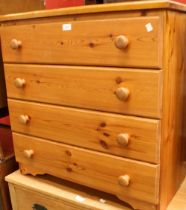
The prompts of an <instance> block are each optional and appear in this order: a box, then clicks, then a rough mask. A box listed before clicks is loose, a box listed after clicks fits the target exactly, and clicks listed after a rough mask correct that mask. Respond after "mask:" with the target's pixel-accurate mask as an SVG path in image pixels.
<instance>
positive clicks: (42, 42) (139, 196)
mask: <svg viewBox="0 0 186 210" xmlns="http://www.w3.org/2000/svg"><path fill="white" fill-rule="evenodd" d="M185 11H186V7H185V6H183V5H181V4H178V3H171V2H168V1H158V2H156V1H152V2H142V1H140V2H134V3H121V4H113V5H112V4H109V5H102V6H100V5H99V6H98V5H97V6H87V7H79V8H71V9H70V8H68V9H62V10H56V11H43V12H35V13H27V14H19V15H13V16H4V17H2V18H1V19H0V20H1V21H2V24H1V26H2V27H1V43H2V52H3V60H4V66H5V77H6V85H7V93H8V104H9V110H10V118H11V124H12V129H13V131H14V134H13V139H14V146H15V154H16V159H17V161H18V162H19V163H20V166H21V171H22V173H23V174H33V175H36V174H51V175H54V176H57V177H59V178H63V179H67V180H69V181H73V182H76V183H79V184H82V185H86V186H88V187H91V188H95V189H98V190H101V191H104V192H108V193H111V194H114V195H116V196H118V197H119V198H120V199H122V200H124V201H126V202H128V203H129V204H130V205H131V206H132V207H134V208H136V209H140V210H165V208H166V206H167V204H168V203H169V201H170V200H171V198H172V197H173V195H174V194H175V192H176V190H177V189H178V187H179V186H180V183H181V181H182V180H183V178H184V175H185V171H186V170H185V165H184V162H185V158H184V157H185V156H184V150H183V148H184V145H183V144H184V140H183V130H184V125H183V106H184V101H183V95H184V90H185V87H184V77H185V55H184V51H185V46H186V40H185V37H186V15H185ZM178 42H179V43H178Z"/></svg>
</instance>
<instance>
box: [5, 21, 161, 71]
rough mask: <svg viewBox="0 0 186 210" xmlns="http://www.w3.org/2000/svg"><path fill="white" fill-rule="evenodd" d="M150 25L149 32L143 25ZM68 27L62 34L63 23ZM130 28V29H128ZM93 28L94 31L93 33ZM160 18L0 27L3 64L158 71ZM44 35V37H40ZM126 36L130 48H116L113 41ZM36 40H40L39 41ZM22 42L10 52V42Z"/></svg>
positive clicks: (159, 61) (159, 62)
mask: <svg viewBox="0 0 186 210" xmlns="http://www.w3.org/2000/svg"><path fill="white" fill-rule="evenodd" d="M149 22H150V23H151V24H152V25H153V30H152V31H151V32H150V33H149V32H148V31H147V29H146V26H145V25H146V24H148V23H149ZM66 23H68V24H71V25H72V26H71V28H72V29H71V30H68V31H64V30H63V24H66ZM131 25H133V27H131ZM95 28H96V30H95ZM160 30H162V28H161V24H160V18H159V17H140V18H139V17H138V18H124V19H122V18H118V19H110V20H109V19H107V20H105V21H103V20H89V21H72V22H70V23H69V22H60V23H46V24H34V25H19V26H10V27H3V29H2V30H1V36H2V51H3V60H4V62H15V63H47V64H71V65H97V66H99V65H101V66H120V67H122V66H125V67H128V66H129V67H145V68H148V67H150V68H160V67H161V64H162V48H161V46H162V45H161V42H162V36H161V33H160ZM43 32H45V36H43ZM118 35H126V36H127V38H128V39H129V42H130V43H129V46H128V47H127V48H126V49H118V48H117V47H116V46H115V43H114V42H115V39H116V37H117V36H118ZM38 37H42V38H41V39H40V40H39V39H38ZM12 39H16V40H19V41H21V42H22V47H21V48H20V49H17V50H16V49H12V48H11V47H10V42H11V40H12Z"/></svg>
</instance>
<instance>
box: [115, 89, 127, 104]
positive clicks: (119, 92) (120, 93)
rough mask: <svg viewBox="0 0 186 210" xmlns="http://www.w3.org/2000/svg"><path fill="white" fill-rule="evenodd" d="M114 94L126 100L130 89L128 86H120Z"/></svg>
mask: <svg viewBox="0 0 186 210" xmlns="http://www.w3.org/2000/svg"><path fill="white" fill-rule="evenodd" d="M115 94H116V96H117V97H118V99H119V100H121V101H126V100H127V98H128V97H129V94H130V91H129V89H128V88H124V87H120V88H118V89H117V90H116V92H115Z"/></svg>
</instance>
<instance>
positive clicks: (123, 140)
mask: <svg viewBox="0 0 186 210" xmlns="http://www.w3.org/2000/svg"><path fill="white" fill-rule="evenodd" d="M129 138H130V136H129V134H127V133H121V134H119V135H118V136H117V142H118V144H120V145H121V146H126V145H128V143H129Z"/></svg>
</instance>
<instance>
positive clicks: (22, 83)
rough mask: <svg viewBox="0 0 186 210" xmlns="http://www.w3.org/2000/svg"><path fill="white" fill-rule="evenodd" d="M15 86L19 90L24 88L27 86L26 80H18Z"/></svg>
mask: <svg viewBox="0 0 186 210" xmlns="http://www.w3.org/2000/svg"><path fill="white" fill-rule="evenodd" d="M14 84H15V86H16V87H17V88H23V87H24V86H25V84H26V81H25V79H21V78H16V79H15V81H14Z"/></svg>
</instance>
